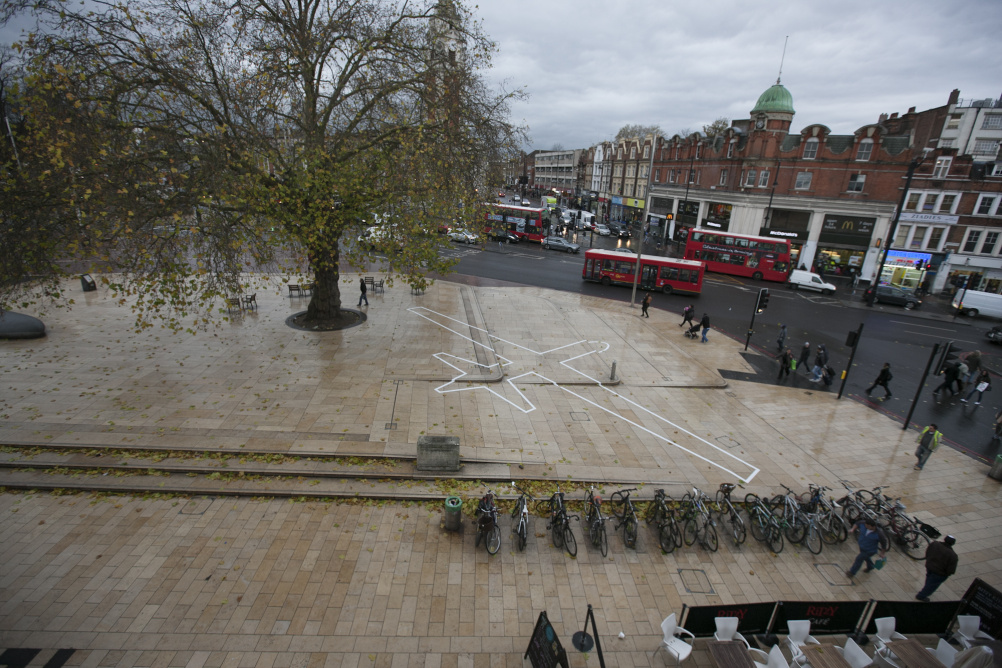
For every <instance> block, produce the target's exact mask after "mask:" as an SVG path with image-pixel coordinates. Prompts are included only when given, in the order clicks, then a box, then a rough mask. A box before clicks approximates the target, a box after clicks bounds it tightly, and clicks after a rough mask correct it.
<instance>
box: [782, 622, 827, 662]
mask: <svg viewBox="0 0 1002 668" xmlns="http://www.w3.org/2000/svg"><path fill="white" fill-rule="evenodd" d="M786 625H787V626H788V627H789V628H790V634H789V635H788V636H787V637H786V644H787V645H789V646H790V655H791V656H792V658H793V662H794V663H795V664H797V665H803V664H804V663H806V661H807V657H806V656H804V652H803V650H801V649H800V648H801V647H803V646H804V645H807V644H811V645H820V644H821V643H819V642H818V641H817V640H816V639H815V638H814V637H813V636H812V635H811V620H809V619H796V620H790V621H788V622H787V623H786Z"/></svg>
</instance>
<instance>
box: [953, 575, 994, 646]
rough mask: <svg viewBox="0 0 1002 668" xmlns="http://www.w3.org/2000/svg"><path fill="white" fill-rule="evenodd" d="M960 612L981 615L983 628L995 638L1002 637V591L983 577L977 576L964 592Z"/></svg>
mask: <svg viewBox="0 0 1002 668" xmlns="http://www.w3.org/2000/svg"><path fill="white" fill-rule="evenodd" d="M958 614H961V615H980V616H981V630H982V631H984V632H985V633H987V634H988V635H990V636H991V637H993V638H999V637H1002V635H1000V634H1002V593H1000V592H999V590H998V589H996V588H995V587H993V586H991V585H990V584H988V583H987V582H985V581H984V580H982V579H981V578H975V579H974V582H972V583H971V586H970V587H968V588H967V593H966V594H964V598H963V605H962V606H961V610H960V612H959V613H958Z"/></svg>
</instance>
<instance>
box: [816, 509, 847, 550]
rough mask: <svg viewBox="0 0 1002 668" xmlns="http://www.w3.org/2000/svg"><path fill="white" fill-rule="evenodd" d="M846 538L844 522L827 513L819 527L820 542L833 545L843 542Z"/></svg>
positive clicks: (833, 514)
mask: <svg viewBox="0 0 1002 668" xmlns="http://www.w3.org/2000/svg"><path fill="white" fill-rule="evenodd" d="M848 537H849V530H848V529H846V527H845V520H843V519H842V518H841V517H839V516H838V515H836V514H835V513H829V514H828V516H827V517H825V519H824V523H823V524H822V525H821V540H823V541H824V542H826V543H828V544H829V545H835V544H837V543H842V542H844V541H845V539H846V538H848Z"/></svg>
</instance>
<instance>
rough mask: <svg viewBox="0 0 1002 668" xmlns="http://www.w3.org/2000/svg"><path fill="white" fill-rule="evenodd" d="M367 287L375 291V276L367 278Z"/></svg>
mask: <svg viewBox="0 0 1002 668" xmlns="http://www.w3.org/2000/svg"><path fill="white" fill-rule="evenodd" d="M365 287H366V288H367V289H369V290H373V289H375V287H376V279H375V277H373V276H366V277H365Z"/></svg>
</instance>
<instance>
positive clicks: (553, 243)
mask: <svg viewBox="0 0 1002 668" xmlns="http://www.w3.org/2000/svg"><path fill="white" fill-rule="evenodd" d="M543 248H546V249H550V248H552V249H554V250H562V251H565V252H567V253H578V252H580V251H581V246H578V245H577V244H575V243H571V242H570V241H568V240H567V239H564V238H563V237H546V238H545V239H543Z"/></svg>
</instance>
